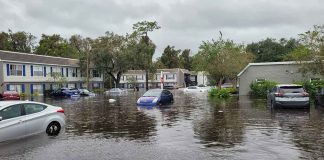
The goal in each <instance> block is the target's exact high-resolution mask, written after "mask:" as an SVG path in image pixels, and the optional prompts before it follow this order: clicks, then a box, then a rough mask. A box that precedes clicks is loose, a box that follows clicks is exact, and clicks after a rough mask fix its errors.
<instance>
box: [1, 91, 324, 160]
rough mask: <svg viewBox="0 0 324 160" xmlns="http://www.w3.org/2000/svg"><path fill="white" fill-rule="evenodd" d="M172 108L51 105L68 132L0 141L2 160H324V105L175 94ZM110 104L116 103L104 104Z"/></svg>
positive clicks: (127, 99) (101, 99) (97, 102)
mask: <svg viewBox="0 0 324 160" xmlns="http://www.w3.org/2000/svg"><path fill="white" fill-rule="evenodd" d="M172 92H173V93H174V99H175V102H174V104H172V105H168V106H160V107H154V108H144V107H137V106H136V105H135V102H136V100H137V98H138V97H139V96H141V94H142V92H139V93H133V92H130V93H129V94H128V95H126V96H120V97H109V96H97V97H87V98H81V99H75V100H72V99H65V100H52V99H45V100H39V101H45V102H46V103H49V104H54V105H58V106H62V107H63V108H64V109H65V114H66V122H67V126H66V128H65V131H63V132H62V133H61V134H60V135H59V136H57V137H48V136H46V135H45V134H41V135H36V136H33V137H28V138H24V139H20V140H14V141H9V142H2V143H0V159H1V160H4V159H24V160H25V159H26V160H38V159H39V160H45V159H46V160H49V159H58V160H64V159H66V160H71V159H75V160H82V159H120V160H121V159H141V160H142V159H143V160H145V159H147V160H151V159H163V160H164V159H165V160H173V159H175V160H180V159H188V160H189V159H190V160H191V159H200V160H201V159H204V160H205V159H321V158H323V157H324V107H322V108H321V107H314V106H311V109H309V110H301V109H281V110H270V109H269V108H268V107H267V105H266V101H265V100H251V99H249V98H248V97H240V98H238V97H232V98H231V99H229V100H217V99H212V98H208V97H207V95H206V94H183V93H182V92H181V91H180V90H175V91H172ZM109 98H114V99H116V100H117V101H116V102H115V103H109V102H108V99H109Z"/></svg>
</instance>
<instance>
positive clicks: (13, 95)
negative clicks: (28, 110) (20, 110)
mask: <svg viewBox="0 0 324 160" xmlns="http://www.w3.org/2000/svg"><path fill="white" fill-rule="evenodd" d="M0 100H20V95H19V93H18V92H17V91H4V92H3V93H2V94H0Z"/></svg>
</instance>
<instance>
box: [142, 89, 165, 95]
mask: <svg viewBox="0 0 324 160" xmlns="http://www.w3.org/2000/svg"><path fill="white" fill-rule="evenodd" d="M160 94H161V91H160V90H150V91H147V92H145V93H144V95H143V97H158V96H160Z"/></svg>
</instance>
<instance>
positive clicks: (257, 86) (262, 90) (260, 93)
mask: <svg viewBox="0 0 324 160" xmlns="http://www.w3.org/2000/svg"><path fill="white" fill-rule="evenodd" d="M276 85H277V83H276V82H274V81H269V80H265V81H261V82H257V81H254V82H252V83H251V84H250V88H251V95H252V96H255V97H260V98H266V97H267V94H268V91H270V90H271V89H272V88H273V87H274V86H276Z"/></svg>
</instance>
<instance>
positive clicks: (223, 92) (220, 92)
mask: <svg viewBox="0 0 324 160" xmlns="http://www.w3.org/2000/svg"><path fill="white" fill-rule="evenodd" d="M230 95H231V93H230V90H229V89H226V88H225V89H218V88H212V89H211V90H210V92H209V96H211V97H217V98H228V97H229V96H230Z"/></svg>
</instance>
